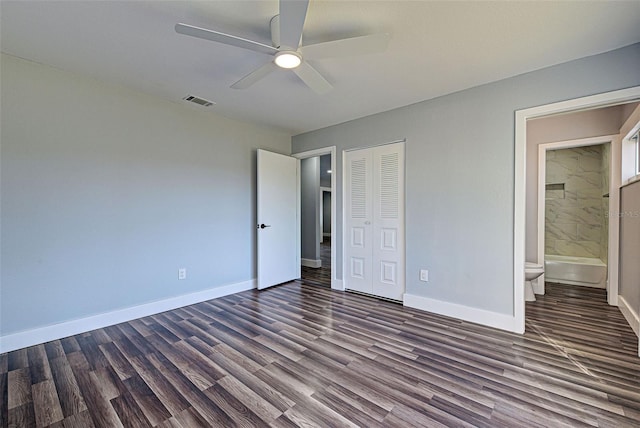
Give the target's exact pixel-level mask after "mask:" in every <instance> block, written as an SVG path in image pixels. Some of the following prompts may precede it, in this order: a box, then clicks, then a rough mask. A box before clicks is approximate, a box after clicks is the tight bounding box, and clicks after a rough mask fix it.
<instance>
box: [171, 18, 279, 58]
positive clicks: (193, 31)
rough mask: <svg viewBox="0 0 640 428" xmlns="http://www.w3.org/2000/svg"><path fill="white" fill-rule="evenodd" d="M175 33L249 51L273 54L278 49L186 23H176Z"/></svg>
mask: <svg viewBox="0 0 640 428" xmlns="http://www.w3.org/2000/svg"><path fill="white" fill-rule="evenodd" d="M175 29H176V33H179V34H184V35H186V36H192V37H197V38H199V39H205V40H211V41H212V42H218V43H224V44H225V45H231V46H236V47H238V48H243V49H249V50H250V51H255V52H261V53H265V54H270V55H274V54H276V53H277V52H278V49H276V48H274V47H273V46H269V45H265V44H263V43H259V42H254V41H253V40H248V39H243V38H242V37H238V36H233V35H231V34H225V33H220V32H218V31H213V30H207V29H205V28H200V27H194V26H193V25H188V24H176V27H175Z"/></svg>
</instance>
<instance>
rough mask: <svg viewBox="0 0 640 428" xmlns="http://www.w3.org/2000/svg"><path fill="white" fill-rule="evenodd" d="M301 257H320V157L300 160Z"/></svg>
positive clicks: (316, 258)
mask: <svg viewBox="0 0 640 428" xmlns="http://www.w3.org/2000/svg"><path fill="white" fill-rule="evenodd" d="M300 200H301V207H300V228H301V231H300V241H301V242H300V244H301V246H302V248H301V253H300V257H302V258H303V259H310V260H318V259H320V240H319V239H318V238H319V235H318V232H319V228H320V218H319V217H318V216H319V211H320V158H319V157H318V156H316V157H313V158H307V159H302V160H301V161H300Z"/></svg>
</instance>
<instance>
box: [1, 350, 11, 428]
mask: <svg viewBox="0 0 640 428" xmlns="http://www.w3.org/2000/svg"><path fill="white" fill-rule="evenodd" d="M5 361H6V359H5ZM5 402H6V403H7V405H6V406H4V405H0V427H5V426H7V425H8V424H9V406H8V403H9V374H8V373H7V372H6V371H5V372H4V373H0V403H5Z"/></svg>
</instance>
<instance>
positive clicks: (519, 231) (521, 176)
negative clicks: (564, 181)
mask: <svg viewBox="0 0 640 428" xmlns="http://www.w3.org/2000/svg"><path fill="white" fill-rule="evenodd" d="M639 98H640V86H635V87H632V88H627V89H621V90H617V91H611V92H605V93H601V94H597V95H590V96H587V97H582V98H576V99H572V100H568V101H560V102H557V103H551V104H546V105H542V106H538V107H531V108H527V109H523V110H516V112H515V139H514V146H515V147H514V149H515V154H514V164H515V165H514V166H515V174H514V175H515V176H514V201H513V322H514V324H513V331H514V332H515V333H520V334H522V333H524V329H525V311H524V308H525V305H524V262H525V236H526V223H525V214H526V206H527V205H526V202H527V188H526V171H527V158H526V151H527V120H529V119H534V118H537V117H543V116H551V115H553V114H559V113H568V112H572V111H579V110H587V109H592V108H598V107H606V106H611V105H615V104H622V103H625V102H630V101H634V100H637V99H639Z"/></svg>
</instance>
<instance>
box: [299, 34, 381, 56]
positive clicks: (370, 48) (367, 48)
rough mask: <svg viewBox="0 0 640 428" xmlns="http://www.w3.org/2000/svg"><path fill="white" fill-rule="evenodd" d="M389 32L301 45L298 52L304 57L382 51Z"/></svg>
mask: <svg viewBox="0 0 640 428" xmlns="http://www.w3.org/2000/svg"><path fill="white" fill-rule="evenodd" d="M390 39H391V35H390V34H386V33H381V34H371V35H369V36H360V37H351V38H349V39H340V40H332V41H330V42H324V43H317V44H314V45H307V46H302V47H301V48H300V53H301V54H302V56H303V57H304V58H305V59H322V58H336V57H341V56H353V55H365V54H371V53H377V52H383V51H385V50H386V49H387V46H388V45H389V40H390Z"/></svg>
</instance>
